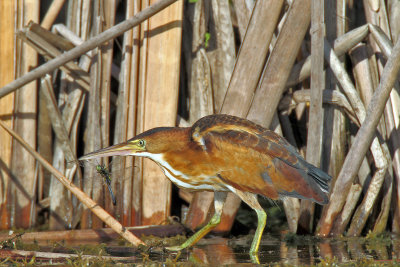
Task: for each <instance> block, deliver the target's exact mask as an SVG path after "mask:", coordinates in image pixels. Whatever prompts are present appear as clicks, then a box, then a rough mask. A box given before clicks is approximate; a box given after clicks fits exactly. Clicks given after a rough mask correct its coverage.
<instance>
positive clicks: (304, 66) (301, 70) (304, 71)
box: [286, 24, 368, 87]
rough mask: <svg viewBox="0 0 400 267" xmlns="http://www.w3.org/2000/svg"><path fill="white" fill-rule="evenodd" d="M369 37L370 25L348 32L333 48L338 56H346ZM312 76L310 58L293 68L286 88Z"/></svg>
mask: <svg viewBox="0 0 400 267" xmlns="http://www.w3.org/2000/svg"><path fill="white" fill-rule="evenodd" d="M328 25H329V24H328ZM328 29H329V27H328ZM328 29H327V30H328ZM335 32H336V27H335ZM328 34H329V32H328ZM367 35H368V25H363V26H360V27H358V28H355V29H353V30H351V31H349V32H347V33H346V34H343V35H341V36H340V37H338V38H337V39H335V41H334V42H333V48H334V50H335V53H336V55H338V56H339V57H340V56H342V55H344V54H345V53H346V52H347V51H348V50H350V49H351V48H352V47H354V46H355V45H356V44H358V43H359V42H361V41H362V40H363V39H365V37H366V36H367ZM329 40H330V39H329ZM310 74H311V57H310V56H309V57H307V58H306V59H304V60H302V61H300V62H299V63H297V64H295V65H294V66H293V68H292V70H291V72H290V75H289V78H288V81H287V83H286V86H287V87H290V86H293V85H296V84H298V83H300V82H302V81H304V80H305V79H307V78H308V77H310Z"/></svg>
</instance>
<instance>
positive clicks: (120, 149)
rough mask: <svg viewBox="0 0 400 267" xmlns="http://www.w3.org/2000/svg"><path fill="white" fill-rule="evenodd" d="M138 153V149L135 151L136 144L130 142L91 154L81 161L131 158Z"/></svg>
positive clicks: (81, 158) (83, 157) (84, 156)
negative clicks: (115, 157)
mask: <svg viewBox="0 0 400 267" xmlns="http://www.w3.org/2000/svg"><path fill="white" fill-rule="evenodd" d="M136 151H137V149H135V145H134V144H132V143H130V142H124V143H120V144H116V145H113V146H109V147H106V148H102V149H99V150H96V151H93V152H90V153H88V154H86V155H83V156H82V157H80V158H79V160H87V159H94V158H101V157H110V156H129V155H133V154H134V153H135V152H136Z"/></svg>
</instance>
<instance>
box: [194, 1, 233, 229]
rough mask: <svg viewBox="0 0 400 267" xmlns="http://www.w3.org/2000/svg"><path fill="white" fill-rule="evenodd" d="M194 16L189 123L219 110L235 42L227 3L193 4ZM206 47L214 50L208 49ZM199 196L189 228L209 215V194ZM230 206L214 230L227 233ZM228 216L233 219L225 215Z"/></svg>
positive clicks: (226, 208)
mask: <svg viewBox="0 0 400 267" xmlns="http://www.w3.org/2000/svg"><path fill="white" fill-rule="evenodd" d="M209 10H212V12H209ZM194 16H195V17H194V18H193V20H194V21H198V22H197V25H196V26H197V31H196V34H195V35H194V36H193V43H194V46H193V47H192V50H193V52H194V53H196V59H195V60H194V61H193V63H192V65H191V68H192V75H191V79H190V80H191V86H190V109H189V113H190V115H189V118H190V121H191V122H195V121H196V120H197V119H199V118H201V117H203V116H205V115H209V114H213V113H214V110H219V109H220V107H221V104H222V101H223V98H224V95H225V92H226V89H227V87H228V82H229V77H230V76H231V74H232V69H233V65H234V59H235V40H234V35H233V26H232V21H231V15H230V8H229V4H228V2H224V1H201V2H199V3H196V10H195V13H194ZM206 21H208V25H206V24H205V23H204V22H206ZM207 28H208V29H209V33H210V32H211V33H213V34H212V35H210V39H209V41H208V43H207V45H208V47H206V43H205V40H204V38H205V35H206V30H207ZM209 47H213V48H214V49H209ZM196 65H197V66H196ZM197 108H200V111H199V112H196V109H197ZM200 194H201V196H195V197H194V199H193V201H192V203H191V206H190V208H189V212H188V215H187V220H186V222H187V224H188V225H191V227H198V226H200V225H202V224H204V223H205V222H206V220H207V215H208V214H212V213H213V209H214V206H213V194H210V193H209V192H199V193H196V195H200ZM230 203H231V202H230V201H229V200H228V201H226V205H225V207H224V214H223V215H222V218H223V219H222V220H221V223H220V224H219V225H218V226H217V227H216V228H215V229H214V231H218V232H226V231H229V230H230V228H231V226H232V224H233V221H234V215H235V214H236V210H237V209H236V207H234V211H233V212H229V211H230V210H231V208H230V207H229V204H230ZM198 209H199V210H198ZM232 213H233V216H232V215H227V214H232ZM200 214H202V215H203V216H201V215H200ZM199 215H200V216H199ZM192 219H193V221H192ZM208 219H209V218H208Z"/></svg>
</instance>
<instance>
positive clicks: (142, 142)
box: [138, 139, 146, 147]
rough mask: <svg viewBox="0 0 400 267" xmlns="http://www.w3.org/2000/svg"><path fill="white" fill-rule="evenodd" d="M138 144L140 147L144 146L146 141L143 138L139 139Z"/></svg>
mask: <svg viewBox="0 0 400 267" xmlns="http://www.w3.org/2000/svg"><path fill="white" fill-rule="evenodd" d="M138 145H139V146H140V147H144V146H145V145H146V141H144V140H143V139H139V141H138Z"/></svg>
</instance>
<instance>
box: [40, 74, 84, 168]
mask: <svg viewBox="0 0 400 267" xmlns="http://www.w3.org/2000/svg"><path fill="white" fill-rule="evenodd" d="M41 90H42V93H43V96H44V99H45V101H46V107H47V110H48V113H49V116H50V120H51V123H52V126H53V130H54V133H55V135H56V138H57V139H58V141H59V142H60V143H61V147H62V149H63V151H64V155H65V158H66V160H67V161H68V162H71V163H73V162H74V163H75V164H76V165H75V168H76V167H77V166H79V163H78V159H77V158H76V156H75V153H74V151H73V148H72V145H71V143H70V141H69V137H68V132H67V128H66V127H65V125H64V121H63V118H62V114H61V112H60V110H59V109H58V106H57V100H56V96H55V95H54V89H53V86H52V84H51V77H50V76H49V75H46V77H45V78H43V79H42V81H41Z"/></svg>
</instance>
